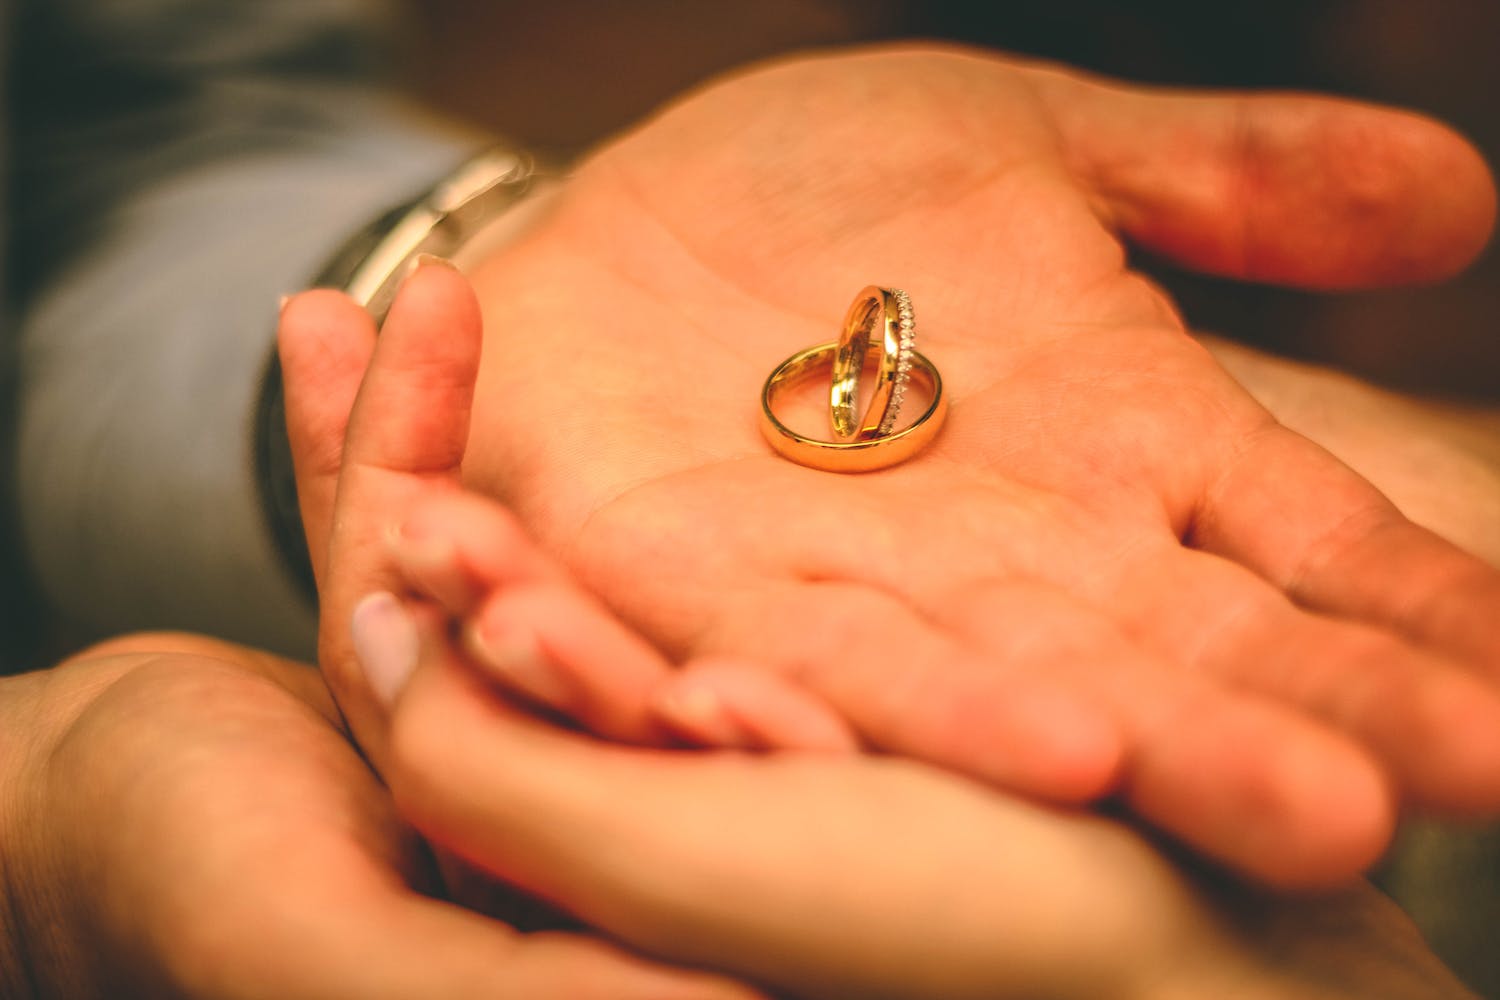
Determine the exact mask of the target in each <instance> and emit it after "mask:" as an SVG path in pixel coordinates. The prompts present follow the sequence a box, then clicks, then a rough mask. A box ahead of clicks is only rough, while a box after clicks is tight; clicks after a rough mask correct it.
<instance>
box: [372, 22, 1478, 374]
mask: <svg viewBox="0 0 1500 1000" xmlns="http://www.w3.org/2000/svg"><path fill="white" fill-rule="evenodd" d="M407 17H408V18H409V20H410V28H411V30H410V31H407V32H404V33H403V37H404V38H405V39H406V42H405V46H406V47H405V49H404V51H403V52H402V54H401V59H400V63H401V66H402V72H403V74H404V75H405V77H406V79H407V80H408V81H409V83H410V85H411V86H412V87H413V88H414V89H415V90H416V91H417V92H418V93H420V94H421V95H422V96H423V97H424V98H425V99H427V100H428V101H430V102H431V103H433V104H434V105H436V106H438V107H441V108H444V109H446V110H448V111H449V112H451V113H453V114H455V115H457V116H459V117H461V118H465V119H467V120H469V121H473V122H476V123H478V124H481V125H483V126H486V127H488V128H490V129H493V130H496V131H499V132H502V133H504V134H507V135H511V136H514V137H516V138H517V139H519V140H521V141H522V142H524V143H527V144H529V145H530V146H532V147H533V148H540V149H543V150H550V151H555V152H559V153H564V154H566V153H572V152H576V151H578V150H581V149H584V148H587V147H588V146H589V145H591V144H593V143H595V142H597V141H598V140H600V139H601V138H603V137H605V136H607V135H608V134H609V133H611V132H613V131H615V130H617V129H620V128H623V127H625V126H626V125H628V124H629V123H631V122H632V121H634V120H636V119H638V118H640V117H641V116H643V115H645V114H647V113H648V112H649V111H650V110H651V109H652V108H653V107H655V106H656V105H658V104H660V103H661V102H662V101H664V100H666V99H668V98H670V97H671V96H673V95H675V94H677V93H680V92H681V91H682V90H684V89H686V88H689V87H692V86H693V85H695V84H696V83H698V82H700V81H701V80H703V79H704V78H706V77H709V76H711V75H714V74H716V73H719V72H722V71H724V70H726V69H728V68H730V67H733V66H735V65H738V64H741V63H744V62H748V61H751V60H758V59H764V58H768V57H772V56H775V55H777V54H779V53H785V52H787V51H789V50H794V49H798V48H807V47H813V46H837V45H847V44H852V43H858V42H867V41H877V40H886V39H894V38H907V37H919V38H933V39H949V40H954V41H959V42H966V43H972V44H977V45H984V46H989V47H993V48H998V49H1005V50H1010V51H1015V52H1020V53H1026V54H1028V55H1035V56H1041V57H1045V58H1049V59H1056V60H1059V61H1062V62H1066V63H1071V64H1074V65H1078V66H1082V67H1086V68H1088V69H1091V70H1093V71H1096V72H1100V73H1105V74H1110V75H1114V76H1119V77H1123V78H1127V79H1132V80H1140V81H1151V82H1159V83H1169V84H1175V85H1190V86H1204V87H1273V88H1286V89H1305V90H1318V91H1326V92H1330V93H1334V94H1342V95H1348V96H1352V97H1358V98H1363V99H1368V100H1374V101H1380V102H1385V103H1390V104H1396V105H1401V106H1404V107H1408V108H1412V109H1415V110H1419V111H1423V112H1426V113H1428V114H1431V115H1434V116H1435V117H1438V118H1441V119H1443V120H1444V121H1447V122H1449V123H1451V124H1453V125H1455V126H1456V127H1458V128H1459V129H1460V130H1461V131H1463V132H1465V133H1466V134H1467V135H1468V136H1469V137H1470V138H1471V139H1473V140H1474V141H1475V142H1476V143H1477V144H1478V145H1479V147H1480V148H1481V149H1482V150H1484V152H1485V154H1486V156H1487V158H1488V159H1489V160H1490V162H1491V163H1492V164H1494V163H1496V162H1500V100H1497V96H1500V59H1496V57H1495V52H1496V49H1497V46H1500V2H1497V0H1426V2H1423V3H1414V2H1412V0H1261V2H1256V3H1248V2H1234V0H1231V2H1226V3H1203V2H1195V0H1130V2H1112V0H1042V2H1038V0H996V2H990V3H979V2H958V0H936V2H923V3H917V2H900V0H863V2H855V0H759V2H756V3H703V2H694V0H632V2H599V0H552V2H549V3H547V4H534V3H519V2H513V0H495V2H489V0H425V2H424V3H422V4H421V5H420V7H418V5H416V4H412V5H410V10H409V11H408V14H407ZM1165 280H1166V281H1167V283H1168V284H1169V285H1170V287H1171V288H1172V289H1173V291H1174V292H1176V293H1177V295H1178V296H1179V301H1181V302H1182V304H1183V306H1184V308H1185V310H1186V312H1187V315H1188V317H1189V319H1190V320H1192V321H1193V323H1194V325H1195V326H1197V327H1199V328H1201V329H1211V330H1214V331H1217V332H1222V333H1226V334H1230V335H1232V336H1235V337H1238V338H1241V339H1245V340H1248V341H1251V342H1253V343H1256V344H1258V345H1261V346H1264V347H1267V348H1269V349H1272V350H1275V351H1277V352H1279V353H1284V354H1289V355H1293V356H1296V357H1303V358H1309V359H1315V360H1326V361H1331V362H1336V363H1339V364H1341V365H1343V366H1345V367H1347V368H1349V369H1350V370H1352V371H1355V372H1358V373H1360V374H1363V375H1365V376H1367V377H1369V378H1372V379H1375V380H1377V381H1380V382H1383V383H1386V384H1388V385H1391V386H1394V387H1398V388H1404V389H1410V390H1416V391H1421V392H1434V393H1443V394H1450V395H1457V396H1464V397H1472V398H1478V399H1495V398H1500V337H1497V336H1496V335H1495V334H1496V332H1497V330H1496V327H1497V319H1500V255H1497V254H1495V253H1493V252H1491V253H1489V254H1487V255H1486V256H1485V258H1484V260H1483V261H1481V263H1480V264H1479V266H1477V267H1475V268H1474V269H1472V270H1471V271H1470V272H1469V273H1468V274H1466V275H1465V276H1464V277H1462V278H1460V279H1459V280H1457V281H1455V282H1452V283H1450V284H1447V285H1444V286H1442V287H1441V288H1438V289H1423V290H1406V291H1396V292H1380V293H1372V294H1361V295H1346V296H1339V297H1328V296H1321V295H1319V296H1312V295H1303V294H1297V293H1288V292H1271V291H1267V290H1265V289H1259V288H1253V287H1249V286H1245V285H1241V284H1239V283H1235V282H1228V281H1210V280H1204V279H1197V278H1194V279H1188V278H1186V277H1182V276H1176V275H1172V274H1170V272H1168V273H1167V274H1166V275H1165Z"/></svg>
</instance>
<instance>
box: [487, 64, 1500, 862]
mask: <svg viewBox="0 0 1500 1000" xmlns="http://www.w3.org/2000/svg"><path fill="white" fill-rule="evenodd" d="M1353 152H1357V153H1359V154H1360V159H1359V161H1357V162H1353V161H1351V160H1350V158H1349V154H1351V153H1353ZM1439 178H1441V179H1442V181H1443V183H1442V184H1441V186H1437V185H1436V183H1435V182H1436V181H1437V179H1439ZM1429 182H1432V183H1433V186H1434V189H1435V191H1436V193H1435V194H1434V195H1433V196H1432V197H1431V198H1429V199H1428V200H1427V201H1426V202H1423V203H1421V204H1415V202H1414V193H1415V192H1416V191H1418V190H1419V189H1421V188H1422V187H1423V185H1424V184H1427V183H1429ZM1492 211H1493V195H1492V192H1491V189H1490V186H1489V181H1488V177H1487V175H1486V174H1485V172H1484V169H1483V167H1482V166H1481V165H1479V163H1478V161H1477V159H1476V158H1474V157H1473V155H1472V154H1471V153H1470V152H1469V150H1468V148H1467V147H1466V146H1464V145H1463V144H1462V142H1461V141H1459V140H1457V139H1456V138H1454V137H1453V136H1451V135H1450V134H1448V133H1446V132H1445V131H1443V130H1441V129H1439V128H1437V127H1435V126H1432V125H1430V124H1427V123H1424V122H1421V121H1419V120H1416V119H1413V118H1410V117H1407V116H1400V115H1396V114H1393V113H1384V112H1376V111H1373V110H1369V109H1361V108H1355V107H1352V106H1348V105H1342V104H1337V103H1335V102H1328V101H1323V102H1319V101H1314V100H1308V99H1303V100H1295V99H1290V98H1287V99H1271V98H1264V99H1239V100H1229V99H1212V98H1166V97H1157V96H1152V95H1149V94H1144V93H1140V92H1129V91H1123V90H1112V89H1108V88H1104V87H1101V86H1099V85H1096V84H1090V83H1086V82H1082V81H1079V80H1076V79H1074V78H1070V77H1067V76H1065V75H1063V74H1060V73H1056V72H1052V71H1049V70H1045V69H1036V68H1020V67H1017V66H1015V65H1014V64H1010V63H1006V62H1003V61H1000V60H997V59H993V58H989V57H985V56H977V55H972V54H966V53H955V52H948V51H930V50H917V51H898V52H874V53H863V54H858V55H854V56H846V57H839V58H819V59H811V60H806V61H801V62H794V63H789V64H784V65H781V66H778V67H774V68H771V69H768V70H765V71H761V72H758V73H752V74H749V75H745V76H741V77H739V78H737V79H734V80H731V81H729V82H726V83H724V84H721V85H720V86H718V87H716V88H713V89H710V90H707V91H705V92H703V93H701V94H699V95H697V96H695V97H692V98H690V99H688V100H686V101H685V102H683V103H682V104H680V105H678V106H677V107H675V108H673V109H670V110H668V111H667V112H665V113H664V114H663V115H662V116H661V117H659V118H658V119H656V120H655V121H653V122H651V123H649V124H647V125H646V126H644V127H643V128H641V129H640V130H638V131H637V132H635V133H633V134H631V135H628V136H626V137H624V138H623V139H621V140H620V141H618V142H616V143H615V144H613V145H611V146H609V147H607V148H606V149H604V150H603V151H602V152H601V153H599V154H598V155H597V156H596V157H594V158H593V159H592V160H591V161H589V162H588V163H587V164H586V165H584V166H583V167H582V168H581V169H580V170H579V172H578V173H577V174H576V175H575V176H574V177H573V178H571V179H570V180H568V181H567V182H566V183H565V184H564V185H563V186H562V187H561V189H560V191H559V192H558V193H557V194H556V196H555V201H554V203H553V205H552V206H551V208H550V210H549V212H548V214H546V215H545V217H543V218H542V219H541V220H540V221H539V222H538V223H537V224H536V226H535V227H534V228H533V229H532V231H531V232H530V233H529V234H528V235H527V237H526V238H524V239H522V240H520V241H518V242H517V243H515V244H514V245H513V246H512V247H510V248H508V249H507V250H506V251H505V252H503V253H501V254H499V255H497V256H495V257H493V258H491V259H490V260H489V261H488V262H486V264H485V265H484V266H483V267H481V268H480V269H479V270H478V271H477V272H476V274H475V280H476V285H477V287H478V291H479V294H480V300H481V303H482V305H483V308H484V314H485V315H484V319H485V326H486V331H487V332H486V338H487V339H486V357H485V365H484V370H483V372H482V373H481V380H480V387H479V398H478V400H477V402H476V406H475V414H474V423H473V432H472V433H473V438H472V442H471V447H470V450H469V452H468V456H467V458H466V464H465V471H466V477H467V478H468V480H469V481H470V482H471V484H473V485H475V486H477V487H479V488H480V489H482V490H484V491H486V492H490V493H493V494H496V495H498V496H500V497H501V498H503V499H504V500H505V501H506V502H507V503H509V504H510V505H511V506H512V507H513V508H514V509H515V510H516V511H518V512H519V513H520V515H521V516H522V519H523V520H524V521H525V523H526V524H527V525H528V527H529V528H530V529H531V530H532V531H533V532H535V533H536V534H537V535H538V536H539V537H540V538H541V539H542V541H543V542H544V543H546V544H547V545H549V546H550V547H552V548H553V549H555V550H556V551H558V552H559V553H561V554H562V555H563V557H564V558H565V561H566V562H567V563H568V564H569V565H570V566H571V568H572V569H573V570H574V571H575V572H576V573H577V574H578V575H579V576H580V577H581V578H582V580H583V581H584V583H585V584H586V585H588V586H589V587H591V588H592V589H594V590H595V591H596V592H598V593H599V594H600V595H601V596H602V597H603V598H604V599H605V600H606V601H607V602H608V603H609V604H610V605H611V607H612V608H613V609H614V610H615V611H616V612H617V613H618V614H620V615H621V616H622V617H624V618H625V620H626V621H627V622H628V623H630V624H631V625H633V626H634V627H636V628H638V629H639V630H641V631H642V632H643V633H644V634H645V635H646V636H647V637H649V638H650V639H652V640H653V641H655V642H657V643H659V644H661V645H662V646H663V647H664V648H666V649H668V650H669V651H671V652H673V653H674V654H677V655H680V656H684V657H685V656H688V655H702V654H710V653H733V654H735V655H738V656H741V657H749V658H753V659H755V660H758V661H760V662H763V663H765V664H767V665H769V666H771V667H774V668H775V669H777V670H779V671H781V672H783V673H785V674H787V675H789V676H792V677H794V678H795V679H797V680H798V681H799V682H801V683H803V684H805V685H806V686H807V687H808V688H810V689H811V690H813V691H815V692H816V693H818V694H820V695H821V696H823V697H824V698H826V699H827V700H828V701H829V702H830V703H831V704H832V705H834V706H835V707H836V708H838V709H839V710H840V711H842V712H843V713H845V715H846V716H847V717H848V718H849V719H850V721H851V722H852V723H853V724H854V725H855V727H856V728H857V729H858V731H859V732H860V733H861V735H863V736H864V737H865V738H866V739H867V740H868V741H869V742H870V743H871V744H872V745H874V746H876V747H879V748H881V749H885V750H890V751H895V752H900V753H904V754H908V755H912V756H917V757H921V758H925V759H928V760H931V761H935V762H938V763H942V764H945V765H948V766H952V767H956V768H959V769H962V770H965V771H968V772H971V773H975V774H978V775H980V776H983V777H986V778H988V779H990V780H993V781H996V782H998V783H1001V784H1003V785H1006V786H1008V787H1011V788H1015V789H1018V790H1021V791H1024V792H1028V793H1033V794H1040V795H1044V796H1049V797H1053V798H1060V799H1068V800H1083V799H1088V798H1090V797H1093V796H1097V795H1099V794H1102V793H1106V792H1109V791H1112V790H1116V789H1118V790H1119V791H1121V793H1122V794H1123V796H1124V797H1125V798H1126V800H1127V801H1128V802H1129V804H1130V805H1131V806H1132V807H1133V808H1134V809H1136V810H1137V811H1138V812H1139V813H1141V814H1142V815H1144V816H1145V817H1147V818H1149V819H1150V820H1152V821H1153V822H1155V823H1156V824H1158V825H1159V826H1161V827H1163V828H1164V829H1167V830H1169V831H1170V832H1172V833H1173V834H1175V835H1176V836H1178V837H1180V838H1182V839H1183V840H1185V841H1187V842H1189V843H1191V844H1193V845H1195V846H1197V847H1199V848H1201V849H1203V850H1206V851H1208V852H1209V853H1212V854H1214V855H1216V856H1218V857H1220V858H1222V859H1224V860H1226V861H1228V862H1230V863H1232V864H1235V865H1238V866H1241V867H1244V868H1247V869H1249V870H1252V871H1255V872H1257V873H1258V874H1260V875H1263V876H1265V877H1269V878H1272V879H1276V880H1282V881H1288V882H1307V881H1319V880H1324V879H1329V878H1337V877H1342V876H1343V875H1346V874H1348V873H1349V872H1351V871H1353V870H1357V869H1358V868H1360V867H1362V866H1364V865H1365V864H1367V863H1368V862H1369V861H1371V860H1372V859H1373V857H1374V856H1375V854H1376V853H1377V852H1378V851H1379V850H1380V849H1381V848H1382V847H1383V846H1384V843H1385V841H1386V838H1387V836H1388V833H1389V827H1390V824H1391V817H1392V814H1393V811H1394V809H1393V807H1394V805H1395V803H1396V801H1398V800H1399V801H1400V802H1401V803H1406V804H1416V805H1419V806H1427V807H1435V808H1438V809H1443V810H1449V811H1479V810H1490V809H1493V808H1495V807H1496V806H1500V697H1497V695H1496V690H1495V680H1496V676H1497V672H1500V625H1497V624H1496V623H1495V622H1494V620H1493V618H1492V616H1490V615H1488V614H1487V613H1486V609H1487V608H1492V607H1493V606H1494V604H1495V600H1496V597H1497V596H1500V578H1497V577H1496V576H1495V575H1494V573H1493V572H1492V571H1491V570H1490V569H1488V568H1487V567H1485V566H1484V565H1482V564H1481V563H1479V562H1478V561H1476V560H1473V559H1470V558H1469V557H1467V556H1465V555H1463V554H1461V553H1459V552H1458V551H1457V550H1456V549H1452V548H1450V547H1448V546H1447V545H1446V544H1444V543H1442V542H1440V541H1438V540H1437V539H1436V538H1434V537H1432V536H1430V535H1428V534H1427V533H1425V532H1423V531H1421V530H1420V529H1418V528H1416V527H1414V526H1413V525H1411V524H1409V523H1408V522H1406V521H1405V520H1404V519H1403V518H1402V517H1401V516H1400V515H1399V514H1398V513H1397V512H1396V511H1395V509H1394V508H1393V507H1391V506H1390V505H1389V504H1388V503H1386V502H1385V501H1384V500H1383V499H1382V498H1381V497H1380V496H1379V495H1378V494H1377V493H1376V492H1375V491H1374V490H1373V489H1371V488H1370V487H1368V486H1367V485H1366V484H1365V483H1363V482H1362V481H1361V480H1359V479H1358V478H1357V477H1355V476H1354V475H1353V474H1352V473H1350V472H1349V471H1347V470H1346V469H1345V468H1343V467H1342V466H1341V465H1339V464H1338V463H1337V462H1335V461H1334V460H1333V459H1332V458H1331V457H1329V456H1327V455H1326V454H1325V453H1323V452H1322V451H1320V450H1319V449H1317V448H1316V447H1314V446H1312V445H1311V444H1309V443H1308V442H1306V441H1305V440H1303V439H1301V438H1300V437H1297V436H1296V435H1293V434H1291V433H1290V432H1288V431H1286V430H1284V429H1282V428H1280V427H1279V426H1278V425H1277V424H1275V422H1274V421H1273V420H1272V419H1271V418H1270V417H1269V416H1268V415H1267V414H1266V413H1265V412H1264V411H1263V410H1262V409H1260V408H1259V407H1258V406H1257V405H1256V404H1255V403H1254V402H1253V401H1252V400H1251V399H1250V398H1249V397H1248V396H1247V395H1246V394H1244V393H1243V392H1242V391H1241V390H1240V389H1239V387H1238V386H1237V385H1236V384H1235V383H1234V382H1233V381H1232V380H1231V379H1230V378H1229V377H1228V376H1227V375H1226V374H1224V373H1223V372H1222V371H1221V370H1220V369H1219V368H1218V367H1217V365H1216V364H1215V363H1214V362H1213V361H1212V360H1211V359H1210V357H1209V356H1208V355H1207V354H1206V353H1205V352H1204V351H1203V350H1202V349H1201V348H1200V347H1199V346H1198V345H1197V344H1196V343H1195V342H1194V341H1193V340H1191V339H1190V338H1189V337H1187V336H1185V335H1184V333H1183V329H1182V325H1181V322H1180V321H1179V320H1178V318H1177V317H1176V314H1175V312H1174V310H1173V308H1172V306H1171V304H1170V303H1169V302H1168V301H1167V300H1166V299H1165V297H1164V296H1163V295H1162V294H1161V293H1159V292H1158V291H1157V290H1156V289H1155V288H1154V287H1153V286H1152V285H1151V284H1150V283H1148V282H1147V281H1145V280H1144V279H1142V278H1141V277H1140V276H1139V275H1137V274H1136V273H1135V272H1133V271H1132V270H1131V269H1130V267H1129V266H1128V262H1127V259H1126V256H1125V253H1124V250H1123V246H1122V239H1123V238H1124V237H1129V238H1132V239H1134V240H1136V241H1139V242H1141V243H1144V244H1145V245H1147V246H1149V247H1151V248H1153V249H1155V250H1157V251H1159V252H1162V253H1165V254H1168V255H1172V256H1176V257H1178V258H1179V259H1182V260H1184V261H1186V262H1188V263H1191V264H1195V265H1197V266H1200V267H1204V268H1208V269H1213V270H1218V271H1222V272H1227V273H1236V274H1241V275H1243V276H1246V277H1255V278H1264V279H1268V280H1281V281H1289V282H1295V283H1301V284H1309V285H1326V286H1340V285H1357V284H1362V283H1375V282H1384V281H1395V280H1403V279H1420V278H1431V277H1434V276H1437V275H1440V274H1442V273H1444V272H1446V271H1449V270H1452V269H1453V268H1454V267H1456V266H1458V265H1460V264H1461V263H1463V261H1464V260H1465V259H1467V257H1468V256H1470V255H1471V254H1472V253H1473V252H1475V251H1476V250H1477V248H1478V246H1479V244H1480V243H1482V241H1483V238H1484V236H1485V234H1486V232H1487V229H1488V225H1489V221H1490V217H1491V214H1492ZM1398 238H1399V241H1398ZM872 282H873V283H880V284H886V285H898V286H901V287H904V288H906V289H908V290H909V291H910V292H911V293H912V296H913V299H914V301H915V304H916V311H917V318H918V329H919V337H920V341H919V343H920V346H921V348H922V350H923V351H924V352H925V353H927V354H928V355H929V356H930V357H931V358H932V359H933V360H934V362H935V363H936V364H937V365H938V366H939V368H940V369H941V370H942V372H943V375H944V378H945V382H946V385H947V390H948V392H949V393H950V398H951V400H952V409H951V416H950V418H949V421H948V425H947V427H946V428H945V429H944V431H943V432H942V434H941V436H940V437H939V438H938V440H937V442H936V443H935V444H934V445H933V446H932V447H931V448H929V449H928V450H926V451H925V452H923V453H922V454H921V455H920V456H919V457H918V458H916V459H915V460H913V461H911V462H910V463H908V464H906V465H903V466H899V467H896V468H892V469H889V470H886V471H882V472H878V473H873V474H868V475H860V476H850V475H838V474H832V473H826V472H819V471H815V470H810V469H806V468H802V467H798V466H795V465H792V464H790V463H788V462H787V461H785V460H783V459H781V458H778V457H776V456H775V455H774V454H772V453H771V451H770V450H769V448H768V447H767V446H766V445H765V444H764V442H763V441H762V440H761V439H760V437H759V436H758V433H757V430H756V423H755V417H756V412H757V406H758V393H759V389H760V385H761V382H762V380H763V379H764V378H765V376H766V374H767V373H768V372H769V370H770V369H771V368H772V367H773V366H774V365H775V364H776V363H777V362H778V361H780V360H781V359H782V358H783V357H785V356H786V355H789V354H791V353H792V352H794V351H796V350H798V349H800V348H802V347H805V346H808V345H810V344H814V343H819V342H824V341H828V340H831V339H834V337H835V336H836V334H837V322H838V319H839V317H840V316H841V315H842V311H843V309H844V307H845V306H846V304H847V302H848V299H849V297H850V296H851V295H852V294H853V293H854V291H856V290H857V289H859V288H860V287H862V286H863V285H866V284H869V283H872ZM809 430H811V431H812V432H813V433H817V431H818V428H816V427H810V428H809ZM1392 789H1394V791H1395V795H1393V794H1392Z"/></svg>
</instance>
